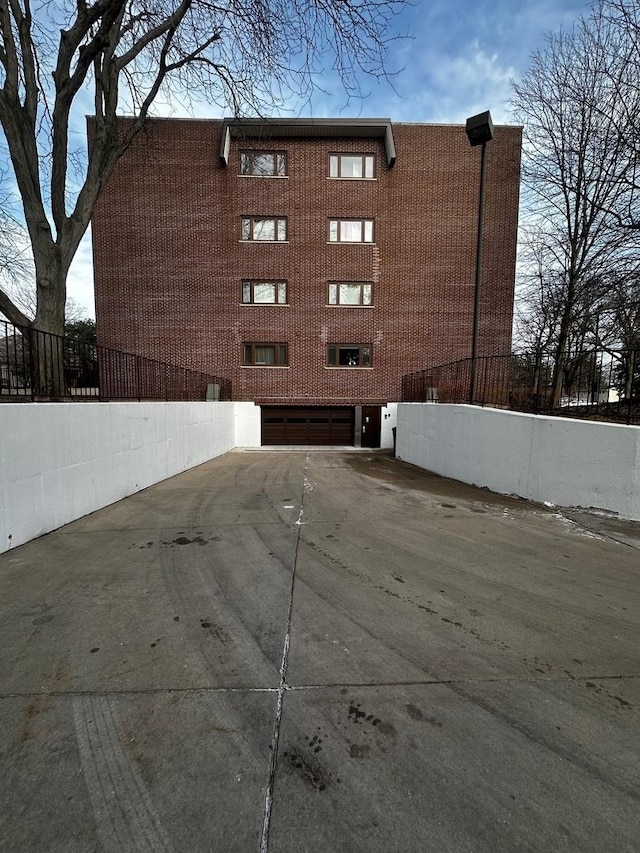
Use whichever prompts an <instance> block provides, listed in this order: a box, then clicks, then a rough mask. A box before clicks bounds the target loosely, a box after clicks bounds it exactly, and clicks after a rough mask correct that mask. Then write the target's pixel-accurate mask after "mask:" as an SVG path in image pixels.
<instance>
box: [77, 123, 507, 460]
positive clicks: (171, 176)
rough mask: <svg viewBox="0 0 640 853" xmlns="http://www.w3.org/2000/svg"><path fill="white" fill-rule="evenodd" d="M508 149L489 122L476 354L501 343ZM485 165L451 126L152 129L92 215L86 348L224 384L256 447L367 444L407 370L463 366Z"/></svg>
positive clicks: (502, 347) (502, 348) (499, 349)
mask: <svg viewBox="0 0 640 853" xmlns="http://www.w3.org/2000/svg"><path fill="white" fill-rule="evenodd" d="M123 121H126V120H123ZM91 129H92V124H91V120H89V130H90V133H91ZM520 151H521V131H520V128H517V127H504V126H503V127H497V128H496V129H495V138H494V139H493V141H491V142H490V143H489V145H488V147H487V169H486V198H485V220H484V221H485V224H484V234H485V240H484V263H483V288H482V304H481V323H480V336H479V349H478V352H479V354H480V355H482V354H489V353H491V354H495V353H508V352H509V351H510V347H511V322H512V313H513V290H514V279H515V254H516V231H517V220H518V196H519V182H520ZM479 171H480V156H479V149H477V148H471V147H470V145H469V142H468V140H467V137H466V135H465V129H464V127H463V126H450V125H428V124H393V125H392V123H391V122H390V121H388V120H386V119H347V120H345V119H295V120H289V119H266V120H262V119H259V120H258V119H250V120H191V119H187V120H183V119H153V120H150V121H149V122H148V124H147V126H146V128H145V130H144V131H143V132H142V133H141V134H140V135H139V136H138V137H137V139H136V140H135V142H134V144H133V145H132V146H131V148H130V149H129V151H128V152H127V153H126V154H125V156H124V157H123V158H122V159H121V160H120V162H119V163H118V165H117V167H116V169H115V171H114V173H113V175H112V176H111V178H110V180H109V182H108V184H107V186H106V187H105V189H104V192H103V194H102V196H101V197H100V200H99V202H98V205H97V207H96V211H95V214H94V217H93V222H92V236H93V251H94V268H95V288H96V316H97V328H98V341H99V343H100V344H102V345H103V346H108V347H113V348H115V349H123V350H127V351H130V352H135V353H138V354H141V355H144V356H148V357H150V358H154V359H159V360H161V361H167V362H172V363H176V364H180V365H183V366H185V367H189V368H193V369H197V370H201V371H206V372H210V373H213V374H216V375H222V376H226V377H229V378H230V379H231V381H232V388H233V392H232V394H233V398H234V399H237V400H253V401H255V402H256V403H258V404H259V405H260V406H261V407H262V412H263V443H265V444H270V443H278V442H280V443H295V444H297V443H313V444H316V443H317V444H322V443H327V444H344V443H350V444H353V443H360V437H361V436H362V441H363V442H364V443H365V444H370V445H371V446H376V442H379V428H377V427H376V424H377V422H378V421H379V417H380V407H381V406H384V405H386V404H387V403H388V402H390V401H396V400H398V399H400V390H401V379H402V375H403V374H405V373H407V372H410V371H414V370H419V369H422V368H425V367H428V366H430V365H434V364H441V363H444V362H448V361H452V360H455V359H459V358H465V357H468V356H469V355H470V350H471V327H472V315H473V294H474V274H475V259H476V233H477V232H476V228H477V212H478V188H479ZM361 407H362V408H361ZM367 418H368V420H367ZM364 424H369V425H370V428H369V433H368V434H367V430H366V428H365V430H364V435H363V433H362V427H363V425H364Z"/></svg>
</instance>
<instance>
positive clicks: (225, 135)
mask: <svg viewBox="0 0 640 853" xmlns="http://www.w3.org/2000/svg"><path fill="white" fill-rule="evenodd" d="M300 137H307V138H309V137H324V138H327V137H330V138H336V139H339V138H344V137H350V138H354V137H355V138H363V139H382V140H383V141H384V149H385V153H386V156H387V165H388V166H389V168H391V167H393V165H394V164H395V162H396V147H395V143H394V141H393V128H392V126H391V121H390V120H389V119H386V118H359V119H340V118H337V119H336V118H296V119H286V118H240V119H227V118H226V119H224V121H223V125H222V139H221V141H220V160H221V161H222V163H223V165H225V166H227V165H228V163H229V150H230V147H231V140H232V139H295V138H300Z"/></svg>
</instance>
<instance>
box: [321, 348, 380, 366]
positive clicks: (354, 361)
mask: <svg viewBox="0 0 640 853" xmlns="http://www.w3.org/2000/svg"><path fill="white" fill-rule="evenodd" d="M327 365H328V366H329V367H371V344H329V346H328V347H327Z"/></svg>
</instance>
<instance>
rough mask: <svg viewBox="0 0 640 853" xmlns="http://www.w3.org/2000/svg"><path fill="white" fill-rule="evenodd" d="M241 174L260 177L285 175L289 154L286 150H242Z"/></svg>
mask: <svg viewBox="0 0 640 853" xmlns="http://www.w3.org/2000/svg"><path fill="white" fill-rule="evenodd" d="M240 174H241V175H253V176H254V177H258V178H273V177H284V176H285V175H286V174H287V155H286V154H285V152H284V151H241V152H240Z"/></svg>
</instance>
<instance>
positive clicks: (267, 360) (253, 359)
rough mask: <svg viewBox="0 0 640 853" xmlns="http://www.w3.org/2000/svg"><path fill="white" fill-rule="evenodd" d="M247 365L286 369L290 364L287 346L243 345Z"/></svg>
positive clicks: (244, 359) (244, 362)
mask: <svg viewBox="0 0 640 853" xmlns="http://www.w3.org/2000/svg"><path fill="white" fill-rule="evenodd" d="M242 363H243V364H245V365H255V366H256V367H286V366H287V365H288V364H289V360H288V356H287V345H286V344H243V359H242Z"/></svg>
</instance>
